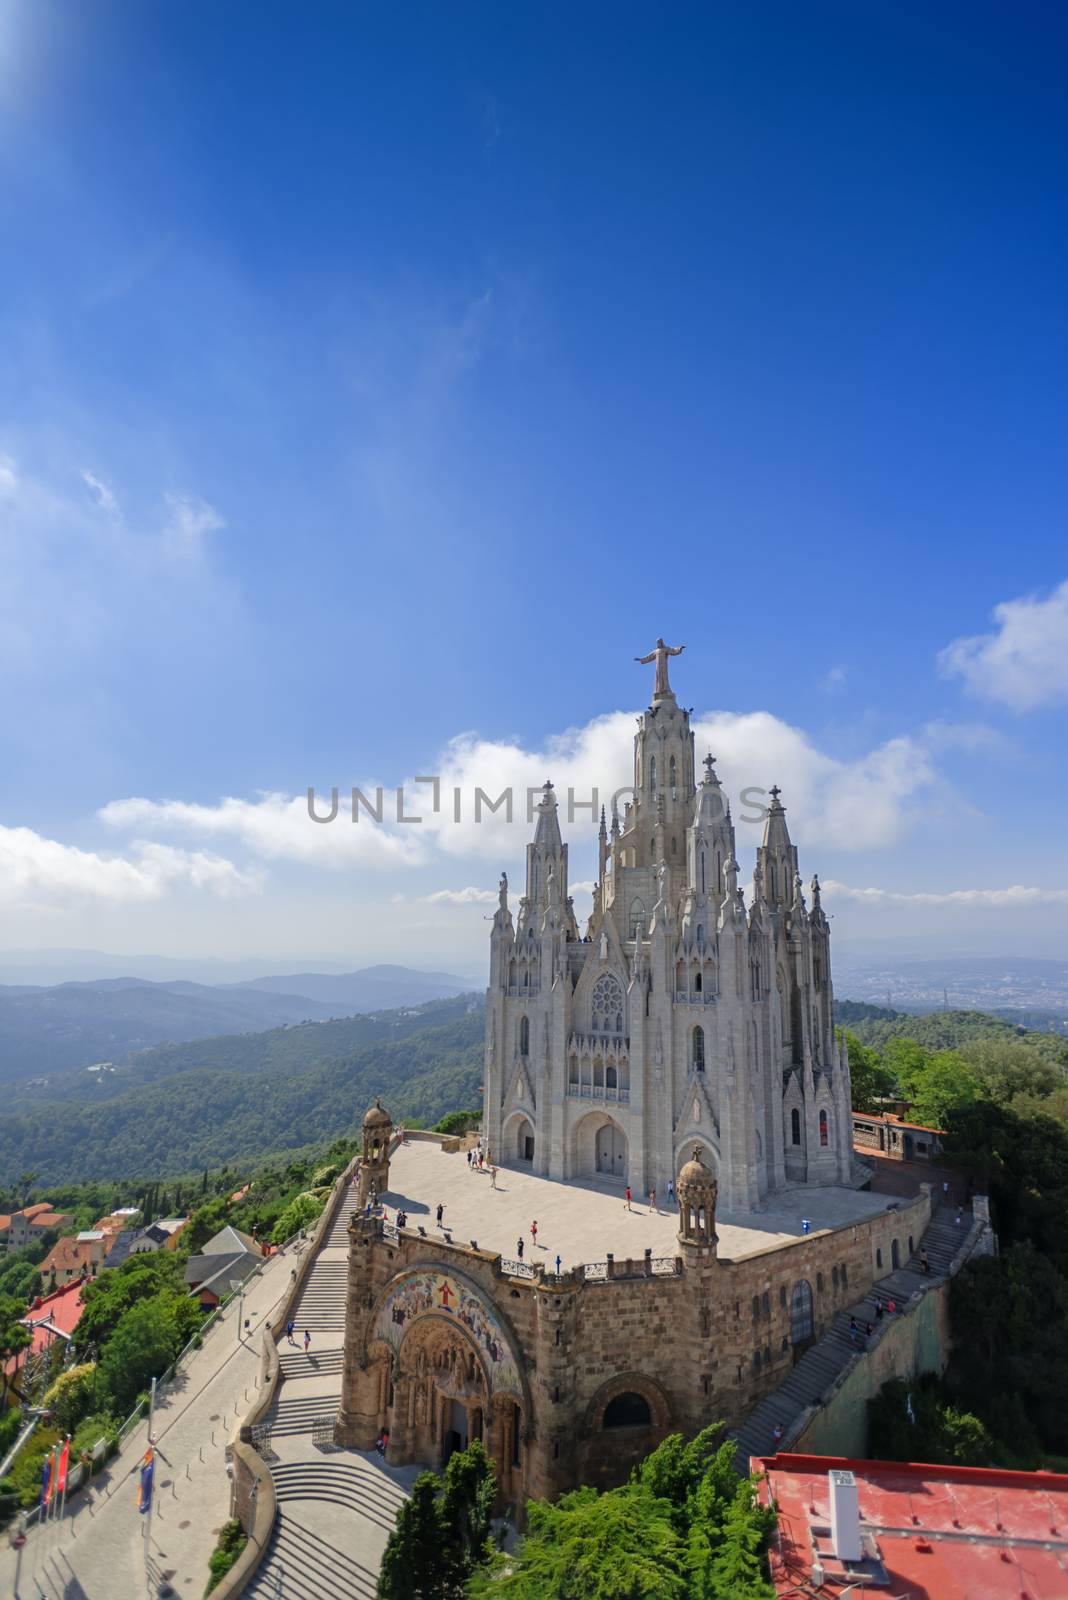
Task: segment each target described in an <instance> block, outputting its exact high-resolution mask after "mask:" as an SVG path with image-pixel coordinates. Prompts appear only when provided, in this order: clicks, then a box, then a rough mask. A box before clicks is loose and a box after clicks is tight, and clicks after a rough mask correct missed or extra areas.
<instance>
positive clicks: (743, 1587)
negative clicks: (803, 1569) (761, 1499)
mask: <svg viewBox="0 0 1068 1600" xmlns="http://www.w3.org/2000/svg"><path fill="white" fill-rule="evenodd" d="M774 1526H775V1513H774V1512H773V1511H770V1510H766V1509H765V1508H764V1507H762V1506H760V1505H758V1503H757V1496H756V1484H755V1483H754V1482H753V1481H752V1480H751V1479H749V1480H746V1481H744V1482H742V1483H740V1484H739V1485H738V1490H737V1493H736V1494H735V1496H734V1499H733V1501H732V1502H731V1505H730V1508H729V1510H728V1511H727V1516H726V1520H725V1521H724V1524H723V1537H722V1539H721V1541H720V1544H719V1548H718V1549H717V1550H716V1553H715V1555H714V1556H713V1557H712V1572H711V1580H712V1582H711V1588H710V1589H709V1591H708V1592H709V1595H710V1596H714V1597H715V1600H775V1590H774V1589H773V1587H772V1586H771V1584H770V1583H769V1582H768V1580H767V1577H766V1575H765V1567H764V1553H765V1551H766V1550H767V1546H768V1540H769V1539H770V1537H771V1533H772V1529H773V1528H774Z"/></svg>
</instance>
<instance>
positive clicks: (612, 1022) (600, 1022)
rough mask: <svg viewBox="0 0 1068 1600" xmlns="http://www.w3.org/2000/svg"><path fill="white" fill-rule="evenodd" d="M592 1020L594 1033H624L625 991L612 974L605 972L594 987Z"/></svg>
mask: <svg viewBox="0 0 1068 1600" xmlns="http://www.w3.org/2000/svg"><path fill="white" fill-rule="evenodd" d="M590 1020H591V1026H592V1030H593V1032H594V1033H622V1032H623V990H622V987H621V986H620V982H619V979H618V978H616V977H614V976H613V974H612V973H611V972H603V973H602V974H601V976H600V977H599V978H598V979H597V982H596V983H595V984H594V986H593V996H592V1001H591V1018H590Z"/></svg>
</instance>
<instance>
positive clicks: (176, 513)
mask: <svg viewBox="0 0 1068 1600" xmlns="http://www.w3.org/2000/svg"><path fill="white" fill-rule="evenodd" d="M164 501H165V504H166V506H167V519H166V521H165V522H164V524H163V528H162V530H161V533H160V543H161V546H162V548H163V550H164V551H165V552H166V554H167V555H168V556H170V557H172V558H173V559H175V560H178V561H198V560H200V558H201V557H202V556H203V555H204V552H205V544H206V536H207V535H208V534H209V533H215V532H217V531H218V530H219V529H220V528H225V527H226V522H225V520H224V519H223V518H222V517H220V515H219V513H218V512H217V511H216V510H215V508H214V507H213V506H209V505H208V503H207V501H206V500H200V499H198V498H197V496H195V495H185V494H168V495H165V496H164Z"/></svg>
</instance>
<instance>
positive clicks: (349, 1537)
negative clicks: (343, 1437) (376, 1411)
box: [244, 1186, 406, 1600]
mask: <svg viewBox="0 0 1068 1600" xmlns="http://www.w3.org/2000/svg"><path fill="white" fill-rule="evenodd" d="M355 1209H356V1191H355V1189H353V1188H352V1187H351V1186H350V1187H349V1189H348V1190H347V1191H346V1193H345V1197H344V1199H343V1201H342V1203H341V1207H340V1209H339V1211H338V1214H337V1216H336V1217H335V1218H334V1220H333V1222H332V1223H331V1225H330V1227H329V1229H328V1230H327V1233H326V1236H325V1238H324V1239H323V1243H322V1245H321V1247H320V1249H319V1252H318V1254H317V1255H316V1258H315V1260H314V1261H312V1262H311V1264H310V1266H309V1269H308V1275H307V1277H306V1278H305V1280H304V1284H303V1286H302V1288H301V1292H300V1297H299V1299H298V1301H297V1305H296V1308H295V1310H294V1312H293V1320H294V1323H295V1325H296V1326H295V1331H294V1338H295V1340H296V1343H295V1344H293V1345H290V1344H288V1343H287V1342H286V1339H285V1336H284V1334H283V1337H282V1339H281V1341H280V1343H279V1346H278V1365H279V1370H280V1382H279V1385H278V1389H277V1392H276V1394H275V1398H274V1402H273V1404H272V1405H271V1408H270V1410H269V1412H268V1413H267V1417H266V1419H265V1420H266V1421H268V1422H269V1423H270V1426H271V1443H270V1449H271V1460H270V1471H271V1477H272V1479H273V1481H274V1487H275V1494H276V1495H277V1499H278V1514H277V1516H276V1518H275V1524H274V1529H273V1530H272V1534H271V1540H270V1543H269V1545H268V1547H267V1552H266V1554H265V1556H264V1558H263V1560H262V1562H261V1563H260V1565H259V1567H258V1568H257V1570H256V1573H255V1575H254V1577H253V1578H252V1581H251V1582H250V1584H249V1585H248V1588H247V1589H246V1590H245V1591H244V1592H245V1595H247V1596H254V1597H256V1600H325V1597H326V1596H329V1597H330V1600H374V1594H375V1589H376V1586H377V1583H378V1563H379V1561H380V1559H381V1551H382V1548H383V1546H384V1545H385V1541H386V1538H387V1537H388V1535H389V1534H390V1533H391V1532H392V1530H393V1526H394V1522H395V1518H396V1514H397V1508H398V1506H400V1505H401V1504H402V1503H403V1501H404V1500H405V1498H406V1495H405V1492H404V1489H403V1488H402V1487H401V1485H400V1483H399V1482H397V1481H395V1479H394V1476H393V1475H392V1474H391V1472H390V1470H389V1469H388V1468H387V1467H386V1466H385V1465H384V1464H383V1463H381V1462H380V1461H379V1459H378V1457H377V1456H371V1457H368V1456H364V1455H358V1454H356V1453H355V1452H352V1451H342V1450H335V1449H334V1447H333V1445H332V1443H329V1442H326V1443H324V1442H323V1441H322V1440H321V1439H320V1440H315V1439H313V1437H312V1430H313V1426H314V1424H315V1423H316V1422H317V1421H321V1420H322V1419H323V1418H326V1417H330V1418H333V1417H334V1416H335V1415H336V1413H337V1408H338V1404H339V1402H340V1399H341V1376H342V1363H343V1350H342V1344H343V1340H344V1331H345V1301H346V1289H347V1274H348V1244H349V1240H348V1232H347V1229H348V1223H349V1218H350V1217H351V1216H352V1213H353V1211H354V1210H355ZM305 1328H307V1329H308V1331H309V1332H310V1333H311V1336H312V1342H311V1348H310V1350H309V1351H308V1352H307V1354H305V1351H304V1347H303V1338H304V1330H305Z"/></svg>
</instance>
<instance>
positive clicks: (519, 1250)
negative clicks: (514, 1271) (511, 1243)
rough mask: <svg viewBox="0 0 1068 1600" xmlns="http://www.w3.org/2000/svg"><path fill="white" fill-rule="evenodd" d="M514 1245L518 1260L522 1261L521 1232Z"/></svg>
mask: <svg viewBox="0 0 1068 1600" xmlns="http://www.w3.org/2000/svg"><path fill="white" fill-rule="evenodd" d="M515 1247H516V1250H517V1252H518V1254H519V1259H520V1261H522V1259H523V1235H522V1234H520V1235H519V1238H518V1239H517V1240H516V1245H515Z"/></svg>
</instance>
